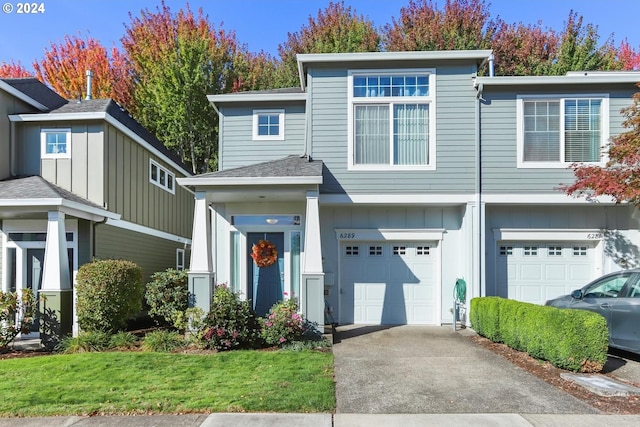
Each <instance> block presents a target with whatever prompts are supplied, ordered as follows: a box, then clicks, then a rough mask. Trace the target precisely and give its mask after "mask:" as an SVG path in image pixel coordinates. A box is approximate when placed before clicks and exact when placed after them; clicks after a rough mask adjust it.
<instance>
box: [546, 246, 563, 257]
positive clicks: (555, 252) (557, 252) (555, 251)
mask: <svg viewBox="0 0 640 427" xmlns="http://www.w3.org/2000/svg"><path fill="white" fill-rule="evenodd" d="M548 250H549V256H562V246H549V248H548Z"/></svg>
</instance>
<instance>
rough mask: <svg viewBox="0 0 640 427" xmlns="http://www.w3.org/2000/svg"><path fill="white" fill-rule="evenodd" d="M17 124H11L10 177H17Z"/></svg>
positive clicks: (12, 122)
mask: <svg viewBox="0 0 640 427" xmlns="http://www.w3.org/2000/svg"><path fill="white" fill-rule="evenodd" d="M17 157H18V156H16V122H14V121H13V120H12V121H11V122H10V124H9V175H11V177H12V178H13V177H14V176H16V160H17Z"/></svg>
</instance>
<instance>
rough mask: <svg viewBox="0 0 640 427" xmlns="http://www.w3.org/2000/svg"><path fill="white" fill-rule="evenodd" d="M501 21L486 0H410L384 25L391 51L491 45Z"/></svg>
mask: <svg viewBox="0 0 640 427" xmlns="http://www.w3.org/2000/svg"><path fill="white" fill-rule="evenodd" d="M497 25H498V23H497V22H496V21H494V20H491V19H490V14H489V9H488V6H487V5H486V4H485V2H484V0H447V1H446V3H445V5H444V8H443V9H442V10H441V9H438V7H437V4H436V3H434V2H433V1H432V0H410V1H409V4H408V5H407V7H403V8H402V9H400V18H399V19H398V20H396V19H395V18H392V23H391V24H387V25H385V27H384V33H383V40H384V48H385V49H386V50H388V51H407V50H408V51H415V50H462V49H489V48H490V46H491V39H492V37H493V35H494V33H495V31H496V28H497Z"/></svg>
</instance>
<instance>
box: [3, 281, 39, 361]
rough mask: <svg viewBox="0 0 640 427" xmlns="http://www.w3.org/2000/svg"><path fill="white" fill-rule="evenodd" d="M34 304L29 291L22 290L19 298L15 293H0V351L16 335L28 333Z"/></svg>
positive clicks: (33, 313)
mask: <svg viewBox="0 0 640 427" xmlns="http://www.w3.org/2000/svg"><path fill="white" fill-rule="evenodd" d="M36 304H37V301H36V297H35V295H34V294H33V291H32V290H31V289H22V295H21V296H18V293H17V292H0V350H4V349H6V348H7V347H8V346H9V344H11V342H12V341H13V340H14V339H15V338H16V337H17V336H18V334H20V333H23V334H25V333H28V332H29V330H30V329H31V325H33V322H34V315H35V311H36ZM16 318H17V319H16Z"/></svg>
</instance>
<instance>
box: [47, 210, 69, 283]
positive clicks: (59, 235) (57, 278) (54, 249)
mask: <svg viewBox="0 0 640 427" xmlns="http://www.w3.org/2000/svg"><path fill="white" fill-rule="evenodd" d="M48 218H49V220H48V223H47V243H46V245H45V251H44V270H43V273H42V286H41V289H42V290H64V289H71V282H70V277H71V276H70V272H69V256H68V254H67V233H66V230H65V227H64V218H65V215H64V213H63V212H59V211H50V212H49V215H48Z"/></svg>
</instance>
